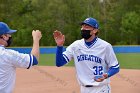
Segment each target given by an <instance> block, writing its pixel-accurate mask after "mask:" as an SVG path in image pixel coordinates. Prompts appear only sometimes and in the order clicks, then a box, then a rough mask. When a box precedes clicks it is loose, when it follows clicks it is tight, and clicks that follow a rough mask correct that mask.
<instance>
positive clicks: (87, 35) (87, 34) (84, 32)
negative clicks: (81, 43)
mask: <svg viewBox="0 0 140 93" xmlns="http://www.w3.org/2000/svg"><path fill="white" fill-rule="evenodd" d="M81 36H82V38H84V39H86V40H87V39H89V38H90V37H91V36H92V35H90V30H81Z"/></svg>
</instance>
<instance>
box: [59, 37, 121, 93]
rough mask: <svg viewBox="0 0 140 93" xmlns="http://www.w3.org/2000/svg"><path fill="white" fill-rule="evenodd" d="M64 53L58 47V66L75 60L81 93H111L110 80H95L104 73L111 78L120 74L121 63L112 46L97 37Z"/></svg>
mask: <svg viewBox="0 0 140 93" xmlns="http://www.w3.org/2000/svg"><path fill="white" fill-rule="evenodd" d="M62 51H63V47H59V46H58V47H57V53H56V65H57V66H58V67H59V66H63V65H65V64H67V63H68V62H69V61H71V60H72V59H74V62H75V68H76V73H77V79H78V81H79V84H80V85H81V93H110V88H109V82H110V80H109V78H107V79H105V80H104V81H102V82H96V81H95V80H94V78H95V77H96V76H101V75H103V74H104V73H108V75H109V77H111V76H112V75H114V74H116V73H117V72H119V63H118V61H117V58H116V56H115V53H114V51H113V48H112V46H111V44H109V43H108V42H106V41H104V40H102V39H100V38H98V37H95V38H94V39H93V40H92V41H91V42H86V41H85V40H84V39H81V40H77V41H75V42H74V43H72V44H71V45H70V46H68V47H67V48H66V51H64V52H62ZM90 86H92V87H90ZM89 87H90V88H89ZM92 90H93V91H92ZM88 91H90V92H88ZM91 91H92V92H91ZM101 91H103V92H101Z"/></svg>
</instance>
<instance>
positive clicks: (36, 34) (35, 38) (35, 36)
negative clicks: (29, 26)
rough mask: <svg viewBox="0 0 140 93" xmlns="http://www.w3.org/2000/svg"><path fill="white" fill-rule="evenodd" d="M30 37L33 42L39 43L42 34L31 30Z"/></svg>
mask: <svg viewBox="0 0 140 93" xmlns="http://www.w3.org/2000/svg"><path fill="white" fill-rule="evenodd" d="M32 36H33V40H34V41H39V40H40V39H41V37H42V34H41V32H40V31H39V30H33V31H32Z"/></svg>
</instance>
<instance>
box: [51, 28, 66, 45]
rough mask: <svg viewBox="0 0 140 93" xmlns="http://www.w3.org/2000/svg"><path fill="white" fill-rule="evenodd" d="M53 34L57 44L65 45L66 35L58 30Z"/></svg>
mask: <svg viewBox="0 0 140 93" xmlns="http://www.w3.org/2000/svg"><path fill="white" fill-rule="evenodd" d="M53 36H54V39H55V42H56V44H57V46H63V44H64V42H65V36H64V35H63V34H62V33H61V32H60V31H58V30H56V31H54V33H53Z"/></svg>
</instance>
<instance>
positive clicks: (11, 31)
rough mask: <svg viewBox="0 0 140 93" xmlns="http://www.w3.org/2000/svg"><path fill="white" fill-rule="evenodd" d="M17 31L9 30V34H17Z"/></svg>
mask: <svg viewBox="0 0 140 93" xmlns="http://www.w3.org/2000/svg"><path fill="white" fill-rule="evenodd" d="M16 31H17V30H9V31H8V32H7V34H12V33H15V32H16Z"/></svg>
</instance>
